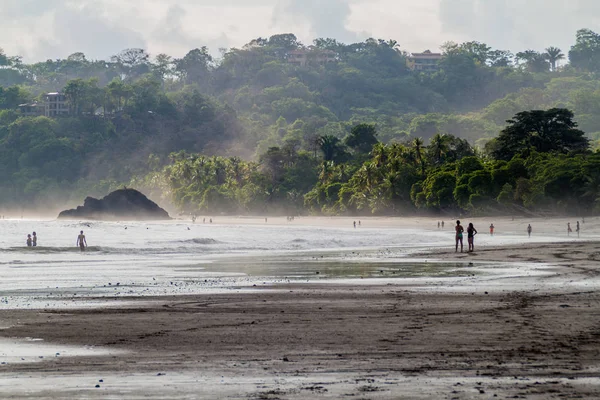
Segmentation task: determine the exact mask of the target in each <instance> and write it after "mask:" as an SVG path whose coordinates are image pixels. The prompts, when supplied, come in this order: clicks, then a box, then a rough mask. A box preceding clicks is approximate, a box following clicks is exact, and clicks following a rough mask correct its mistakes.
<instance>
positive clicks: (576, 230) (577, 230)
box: [33, 221, 580, 238]
mask: <svg viewBox="0 0 600 400" xmlns="http://www.w3.org/2000/svg"><path fill="white" fill-rule="evenodd" d="M579 231H580V227H579V221H577V226H576V227H575V232H577V237H578V238H579ZM33 234H34V235H35V232H33Z"/></svg>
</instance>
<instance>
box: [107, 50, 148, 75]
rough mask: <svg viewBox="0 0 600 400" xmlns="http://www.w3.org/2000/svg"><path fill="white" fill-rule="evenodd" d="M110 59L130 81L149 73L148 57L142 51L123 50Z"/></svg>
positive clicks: (144, 51)
mask: <svg viewBox="0 0 600 400" xmlns="http://www.w3.org/2000/svg"><path fill="white" fill-rule="evenodd" d="M110 59H111V61H112V62H113V63H115V64H117V66H118V67H119V68H120V69H121V70H122V73H123V74H124V75H125V78H127V79H130V80H131V79H133V78H135V77H138V76H141V75H144V74H146V73H148V72H150V62H149V60H150V55H149V54H148V53H146V50H144V49H125V50H123V51H121V52H120V53H119V54H116V55H114V56H112V57H111V58H110Z"/></svg>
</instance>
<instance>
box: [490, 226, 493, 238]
mask: <svg viewBox="0 0 600 400" xmlns="http://www.w3.org/2000/svg"><path fill="white" fill-rule="evenodd" d="M490 235H492V236H494V224H491V225H490Z"/></svg>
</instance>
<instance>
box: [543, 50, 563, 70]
mask: <svg viewBox="0 0 600 400" xmlns="http://www.w3.org/2000/svg"><path fill="white" fill-rule="evenodd" d="M544 55H545V56H546V58H547V59H548V61H550V65H552V71H554V72H556V67H557V63H558V61H560V60H564V59H565V55H564V53H563V52H562V50H561V49H559V48H558V47H552V46H551V47H548V48H547V49H546V53H545V54H544Z"/></svg>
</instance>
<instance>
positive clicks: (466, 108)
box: [0, 30, 600, 214]
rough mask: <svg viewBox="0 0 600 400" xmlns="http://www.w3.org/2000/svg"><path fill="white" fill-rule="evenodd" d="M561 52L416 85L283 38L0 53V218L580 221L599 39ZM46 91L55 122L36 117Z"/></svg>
mask: <svg viewBox="0 0 600 400" xmlns="http://www.w3.org/2000/svg"><path fill="white" fill-rule="evenodd" d="M574 42H575V43H574V45H573V47H572V48H571V49H570V50H569V51H567V49H565V51H564V52H563V51H562V50H561V49H557V48H554V47H549V48H547V49H540V50H539V51H534V50H526V49H522V50H520V51H518V52H515V53H514V54H513V53H511V52H510V51H506V50H498V49H492V48H490V47H489V46H487V45H485V44H483V43H479V42H467V43H460V44H457V43H445V44H443V45H442V46H441V49H442V54H443V57H442V58H441V60H439V64H437V65H436V66H435V68H433V69H432V70H430V71H419V70H412V69H411V68H410V66H411V64H410V62H407V61H409V59H410V57H411V55H410V54H409V53H408V52H407V51H406V49H403V48H402V47H401V45H400V44H399V43H397V42H395V41H393V40H375V39H369V40H367V41H365V42H362V43H353V44H343V43H339V42H337V41H336V40H334V39H316V40H315V41H314V42H313V43H312V44H311V45H310V46H308V45H305V44H302V43H299V42H298V40H297V39H296V37H295V36H294V35H292V34H282V35H276V36H272V37H270V38H267V39H262V38H259V39H256V40H253V41H251V42H250V43H248V44H247V45H246V46H244V47H243V48H241V49H228V50H223V51H222V54H221V56H220V57H218V58H213V56H211V53H210V52H209V50H208V49H207V48H205V47H200V48H197V49H193V50H191V51H190V52H189V53H187V54H186V55H185V56H184V57H182V58H172V57H170V56H169V55H166V54H158V55H150V54H147V53H146V52H145V51H144V50H143V49H126V50H124V51H122V52H121V53H119V54H117V55H115V56H114V57H112V58H111V59H110V60H88V59H87V58H86V56H85V55H84V54H82V53H75V54H72V55H71V56H69V57H68V58H67V59H64V60H63V59H60V60H48V61H46V62H40V63H35V64H25V63H23V62H22V60H21V59H20V57H18V56H17V55H6V54H4V53H3V52H2V51H0V208H5V209H8V208H14V207H23V205H24V204H26V205H31V206H35V205H38V204H48V203H49V202H66V201H75V200H76V201H80V200H81V198H82V197H84V196H86V195H96V196H99V195H104V194H106V192H107V191H108V190H110V189H114V188H116V187H118V186H120V185H123V184H127V185H135V186H138V187H141V188H143V189H145V190H147V191H151V192H153V193H154V195H155V196H161V197H163V199H164V200H170V201H173V202H174V203H175V204H176V205H177V206H178V207H180V209H181V210H182V211H186V212H190V213H216V212H226V213H272V212H278V213H287V214H292V213H294V214H295V213H306V212H314V213H323V212H324V213H330V214H339V213H358V214H370V213H382V214H383V213H385V214H389V213H410V212H417V211H419V210H421V211H425V210H427V211H428V212H439V211H440V210H456V209H461V210H470V211H473V212H476V211H496V212H511V213H513V212H531V211H535V212H542V211H543V212H565V211H571V212H589V213H591V212H592V211H593V210H594V209H595V208H597V206H598V204H599V202H598V201H597V200H598V197H599V196H600V172H598V168H597V167H598V162H599V161H598V160H599V157H600V156H598V154H596V153H593V152H592V151H593V150H594V149H595V148H597V145H598V139H600V79H598V73H599V72H600V35H598V34H596V33H594V32H592V31H589V30H581V31H579V32H578V33H577V36H576V38H575V39H574ZM417 50H419V51H422V50H424V49H417ZM433 50H435V49H433ZM296 55H299V56H298V57H304V58H303V59H302V62H293V61H295V59H294V56H296ZM53 92H60V93H62V94H64V96H65V98H66V104H67V107H68V108H67V111H65V112H64V113H63V114H61V115H57V116H55V115H52V116H46V115H48V112H47V109H46V112H44V107H46V108H47V107H48V106H44V104H45V102H47V100H46V94H47V93H53ZM531 110H541V111H536V112H529V111H531ZM507 120H511V122H510V123H507ZM501 132H502V133H501ZM495 138H497V139H495Z"/></svg>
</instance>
